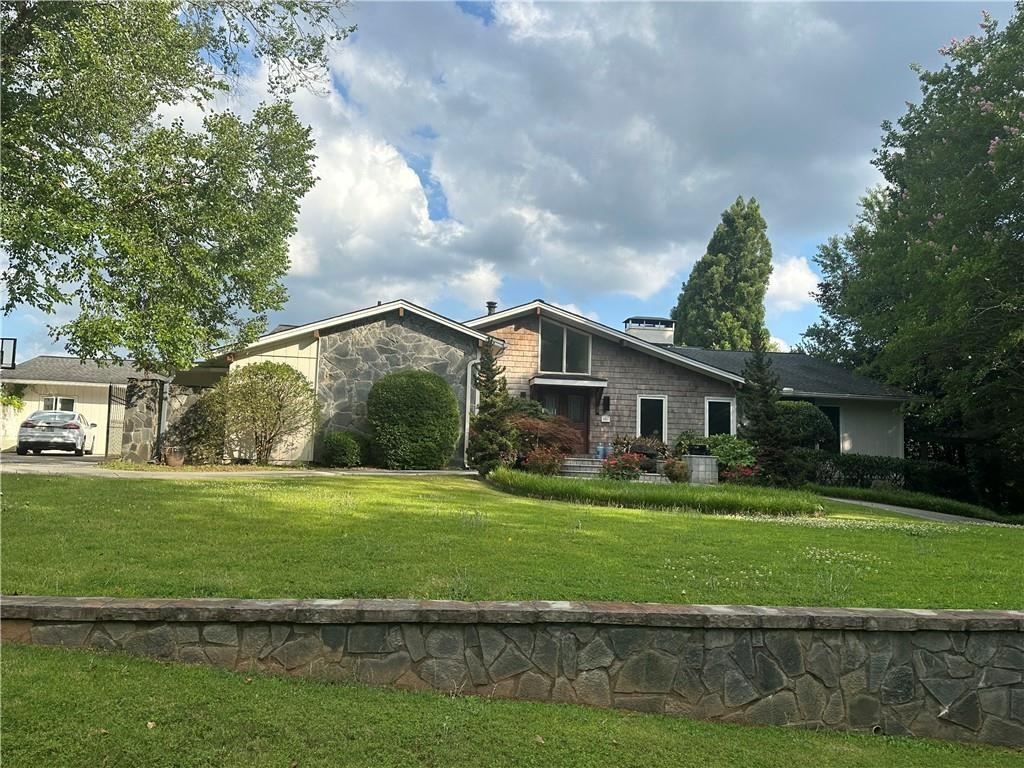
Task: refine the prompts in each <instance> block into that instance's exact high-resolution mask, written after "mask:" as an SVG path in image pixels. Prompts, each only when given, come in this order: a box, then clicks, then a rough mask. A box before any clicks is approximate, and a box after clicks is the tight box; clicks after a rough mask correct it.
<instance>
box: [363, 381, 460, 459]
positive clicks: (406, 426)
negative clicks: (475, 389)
mask: <svg viewBox="0 0 1024 768" xmlns="http://www.w3.org/2000/svg"><path fill="white" fill-rule="evenodd" d="M366 409H367V417H368V418H369V421H370V428H371V430H372V435H373V436H372V451H373V454H374V459H375V460H376V461H377V463H378V464H379V465H380V466H382V467H385V468H387V469H441V468H442V467H446V466H448V463H449V462H450V461H451V458H452V453H453V452H454V451H455V445H456V443H457V442H458V439H459V403H458V401H457V400H456V399H455V393H454V392H453V391H452V388H451V387H450V386H448V383H447V382H446V381H445V380H444V379H442V378H441V377H440V376H438V375H437V374H436V373H430V372H428V371H399V372H396V373H389V374H387V375H385V376H382V377H381V378H379V379H377V381H376V382H375V383H374V385H373V388H372V389H371V390H370V396H369V397H368V398H367V401H366Z"/></svg>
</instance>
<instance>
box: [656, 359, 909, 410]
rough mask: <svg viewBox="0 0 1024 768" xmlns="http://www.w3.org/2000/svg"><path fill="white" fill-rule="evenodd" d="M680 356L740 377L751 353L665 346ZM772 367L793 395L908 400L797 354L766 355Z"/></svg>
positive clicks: (875, 383)
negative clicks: (812, 394)
mask: <svg viewBox="0 0 1024 768" xmlns="http://www.w3.org/2000/svg"><path fill="white" fill-rule="evenodd" d="M665 349H667V350H669V351H671V352H674V353H675V354H677V355H679V356H680V357H687V358H689V359H691V360H696V361H697V362H699V363H704V364H705V365H712V366H714V367H715V368H718V369H720V370H723V371H728V372H729V373H735V374H736V375H738V376H742V375H743V366H744V364H745V363H746V362H747V358H749V357H750V355H751V354H752V353H750V352H745V351H741V350H732V349H703V348H701V347H676V346H672V345H667V346H665ZM768 357H769V358H770V359H771V361H772V368H773V370H774V371H775V373H776V375H777V376H778V377H779V385H780V386H782V387H792V388H793V390H794V391H795V392H814V393H816V394H822V395H836V396H841V395H848V396H849V395H853V396H858V397H878V398H892V399H894V400H903V399H909V398H910V395H908V394H907V393H906V392H904V391H902V390H900V389H897V388H896V387H891V386H889V385H888V384H882V383H881V382H878V381H875V380H873V379H868V378H866V377H864V376H858V375H856V374H854V373H851V372H850V371H848V370H846V369H845V368H843V367H841V366H838V365H834V364H833V363H828V362H825V361H824V360H818V359H817V358H814V357H811V356H810V355H804V354H801V353H799V352H769V353H768Z"/></svg>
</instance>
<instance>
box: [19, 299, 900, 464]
mask: <svg viewBox="0 0 1024 768" xmlns="http://www.w3.org/2000/svg"><path fill="white" fill-rule="evenodd" d="M487 310H488V313H487V314H485V315H482V316H480V317H477V318H475V319H473V320H469V321H467V322H458V321H456V320H452V319H450V318H447V317H444V316H443V315H439V314H437V313H436V312H432V311H431V310H429V309H426V308H424V307H420V306H417V305H416V304H413V303H412V302H409V301H405V300H396V301H390V302H387V303H379V304H377V305H376V306H372V307H366V308H364V309H359V310H356V311H353V312H348V313H345V314H342V315H336V316H333V317H328V318H324V319H322V320H317V321H314V322H311V323H306V324H303V325H294V326H293V325H286V326H278V327H277V328H274V329H273V330H272V331H271V332H270V333H268V334H266V335H264V336H262V337H261V338H259V339H258V340H256V341H255V342H253V343H252V344H249V345H248V346H246V347H244V348H242V349H238V350H234V351H232V352H225V353H223V354H221V355H218V356H215V357H212V358H211V359H209V360H207V361H205V362H204V363H202V364H200V365H198V366H196V367H195V368H193V369H191V370H189V371H185V372H182V373H180V374H178V375H177V376H175V377H174V378H173V380H171V381H166V380H162V379H160V378H158V377H149V378H148V379H146V380H138V381H132V382H131V384H130V385H129V386H128V387H127V391H126V393H125V394H124V399H125V400H126V401H127V405H126V411H125V416H124V420H123V423H124V427H123V439H122V454H123V455H124V456H125V457H126V458H130V459H133V460H136V461H147V460H149V459H150V458H152V457H153V456H155V455H156V451H157V450H158V447H157V446H158V444H159V440H160V437H159V435H160V434H161V433H166V430H167V429H168V428H170V427H172V426H173V425H174V424H175V423H176V420H177V419H178V418H180V415H181V414H182V413H184V412H185V411H186V410H187V409H188V407H189V405H190V403H191V402H193V401H194V398H195V397H196V396H198V394H199V393H201V392H202V391H203V389H204V388H206V387H209V386H212V385H213V384H214V383H215V382H216V381H217V380H218V379H219V378H220V377H221V376H223V375H224V374H225V372H227V371H230V370H235V369H237V368H239V367H241V366H245V365H251V364H253V363H257V362H262V361H266V360H270V361H275V362H282V363H287V364H288V365H291V366H292V367H294V368H295V369H296V370H298V371H300V372H301V373H302V374H303V375H304V376H306V378H307V379H309V381H310V382H311V383H312V384H313V387H314V389H315V390H316V393H317V395H318V397H319V399H320V403H321V406H322V412H323V419H322V423H321V424H320V425H319V427H318V428H317V429H313V430H310V432H309V433H308V434H305V435H302V436H301V437H300V439H298V440H297V441H296V442H294V443H293V444H291V445H288V446H286V447H284V448H283V449H282V450H281V451H280V452H279V453H278V454H277V455H275V456H274V457H273V459H274V460H275V461H278V462H283V463H287V462H300V461H312V460H315V459H316V458H318V439H319V437H320V436H321V435H323V434H324V433H325V432H327V431H335V430H344V429H352V430H356V431H363V432H365V431H367V429H368V424H367V419H366V401H367V397H368V395H369V393H370V388H371V387H372V386H373V383H374V382H375V381H376V380H377V379H378V378H380V377H381V376H383V375H384V374H386V373H390V372H393V371H399V370H407V369H419V370H428V371H433V372H434V373H437V374H438V375H440V376H441V377H442V378H443V379H444V380H445V381H447V382H448V384H449V385H450V386H451V387H452V390H453V391H454V392H455V395H456V398H457V400H458V402H459V410H460V419H461V438H460V440H459V444H458V447H457V449H456V452H455V454H454V455H453V457H452V463H453V464H455V465H461V464H464V463H465V448H466V442H467V439H468V435H469V418H468V416H469V414H471V413H472V412H473V404H474V397H475V392H474V389H473V385H472V381H473V374H474V370H475V364H476V363H477V362H478V361H479V359H480V353H481V349H482V347H483V346H484V345H485V344H488V343H493V344H496V345H497V347H498V355H499V359H500V363H501V365H502V366H504V368H505V378H506V381H507V383H508V388H509V391H510V392H511V393H512V394H513V395H514V396H517V397H523V398H532V399H534V400H538V401H540V402H541V403H542V404H543V405H544V407H545V408H546V409H547V410H548V411H550V412H552V413H558V414H561V415H563V416H565V417H566V418H568V419H569V420H570V421H571V422H572V423H573V424H574V425H576V427H577V429H579V430H580V432H581V433H582V436H583V439H584V443H585V444H586V445H587V446H588V450H589V452H591V453H592V452H594V451H595V449H596V447H597V446H598V445H599V444H601V443H610V442H611V441H612V440H613V439H614V438H615V437H616V436H617V435H621V434H633V435H656V436H658V437H659V438H661V439H663V440H665V441H666V442H672V441H674V440H675V438H676V437H677V436H678V435H679V433H680V432H682V431H684V430H692V431H694V432H697V433H698V434H702V435H713V434H721V433H728V434H734V433H735V432H736V427H737V424H738V423H739V422H740V420H741V417H742V414H740V413H739V412H738V407H737V392H738V391H739V390H740V389H741V388H742V386H743V383H744V382H743V365H744V362H745V360H746V358H747V356H748V354H749V353H747V352H736V351H723V350H708V349H698V348H693V347H678V346H674V345H673V344H672V334H673V328H674V325H673V321H672V320H669V319H667V318H659V317H641V316H636V317H631V318H628V319H627V320H626V321H625V327H624V330H621V331H620V330H616V329H614V328H611V327H609V326H606V325H603V324H601V323H598V322H595V321H593V320H590V319H588V318H586V317H582V316H581V315H578V314H575V313H573V312H569V311H567V310H565V309H562V308H560V307H556V306H554V305H553V304H549V303H547V302H545V301H542V300H539V299H538V300H536V301H531V302H528V303H526V304H521V305H519V306H516V307H511V308H509V309H505V310H502V311H498V310H497V306H496V304H495V303H494V302H488V306H487ZM771 358H772V363H773V365H774V368H775V370H776V372H777V373H778V375H779V379H780V382H781V385H782V387H783V396H784V397H786V398H790V399H802V400H808V401H810V402H813V403H814V404H816V405H817V406H819V407H820V408H821V409H822V410H823V411H824V412H825V413H826V415H828V417H829V418H830V419H831V420H832V422H833V424H834V425H835V426H836V427H837V430H836V431H837V433H838V435H839V441H838V445H836V446H834V447H835V448H836V449H837V450H840V451H842V452H844V453H867V454H875V455H882V456H902V455H903V414H902V409H903V405H904V403H905V401H906V400H907V399H908V395H906V394H905V393H903V392H900V391H899V390H896V389H893V388H891V387H887V386H885V385H883V384H879V383H878V382H875V381H872V380H869V379H865V378H863V377H860V376H856V375H854V374H852V373H850V372H849V371H846V370H844V369H843V368H841V367H838V366H835V365H831V364H829V363H826V362H823V361H821V360H816V359H814V358H811V357H808V356H806V355H803V354H797V353H773V354H772V355H771ZM58 359H59V360H66V358H58ZM30 362H33V361H30ZM28 365H29V364H28V363H26V364H25V365H24V366H19V369H18V372H19V373H20V372H21V371H22V370H23V368H24V367H26V366H28ZM75 366H76V367H74V368H68V369H67V370H66V372H64V373H62V374H61V375H62V376H64V377H65V378H64V379H61V381H68V382H70V381H74V380H76V377H77V380H78V381H82V380H83V379H85V378H86V377H89V376H92V377H95V376H99V375H101V374H99V373H97V372H96V369H94V368H93V367H89V366H78V365H77V362H76V363H75ZM99 370H106V369H99ZM69 377H70V378H69ZM127 377H128V374H127V372H126V373H125V375H123V376H122V377H121V379H120V380H119V381H122V380H124V379H126V378H127ZM7 380H12V381H13V380H14V379H13V378H11V379H6V378H5V381H7ZM107 385H108V386H110V384H109V383H108V384H107ZM50 389H51V390H52V392H53V393H54V394H56V393H58V390H59V389H60V388H59V387H58V388H57V389H54V388H53V387H50ZM68 391H70V390H68ZM98 402H99V403H100V404H102V398H100V399H99V401H98ZM96 421H97V422H98V423H100V419H98V418H97V419H96Z"/></svg>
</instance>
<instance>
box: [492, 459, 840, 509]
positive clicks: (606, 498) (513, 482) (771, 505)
mask: <svg viewBox="0 0 1024 768" xmlns="http://www.w3.org/2000/svg"><path fill="white" fill-rule="evenodd" d="M487 482H488V483H489V484H491V485H492V486H494V487H495V488H497V489H498V490H500V491H506V492H508V493H515V494H518V495H520V496H529V497H531V498H534V499H552V500H555V501H568V502H571V503H573V504H602V505H607V506H612V507H633V508H637V509H684V510H690V511H693V512H700V513H704V514H739V515H757V514H760V515H780V516H788V515H813V514H816V513H819V512H821V510H822V507H823V503H824V502H822V500H821V498H819V497H818V496H816V495H814V494H813V493H809V492H807V491H791V490H786V489H781V488H762V487H758V486H752V485H691V484H689V483H626V482H622V481H621V480H606V479H604V478H593V479H587V478H579V477H561V476H558V475H537V474H531V473H529V472H521V471H519V470H514V469H504V468H502V469H496V470H495V471H494V472H492V473H491V474H489V475H488V476H487Z"/></svg>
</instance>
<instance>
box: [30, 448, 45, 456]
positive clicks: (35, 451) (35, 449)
mask: <svg viewBox="0 0 1024 768" xmlns="http://www.w3.org/2000/svg"><path fill="white" fill-rule="evenodd" d="M42 452H43V449H42V448H33V449H32V453H34V454H35V455H36V456H38V455H39V454H41V453H42Z"/></svg>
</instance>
